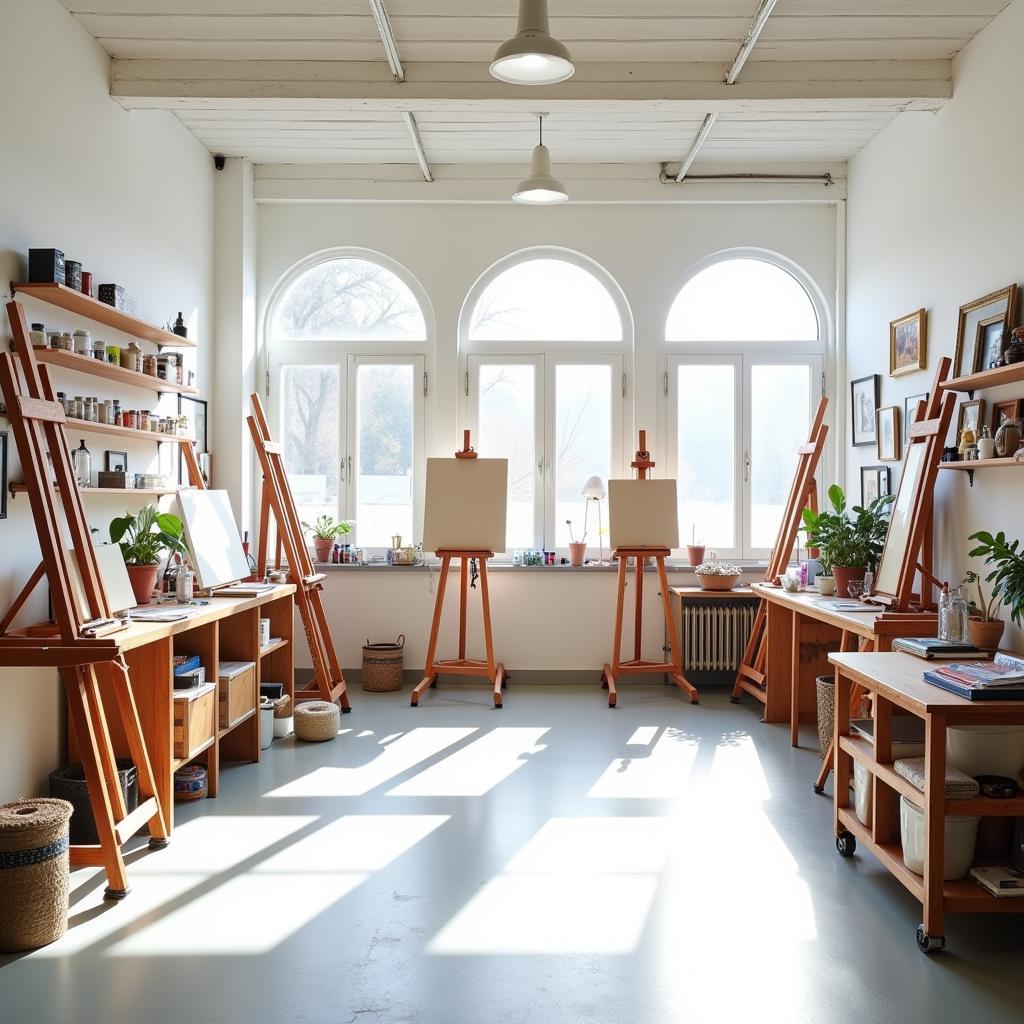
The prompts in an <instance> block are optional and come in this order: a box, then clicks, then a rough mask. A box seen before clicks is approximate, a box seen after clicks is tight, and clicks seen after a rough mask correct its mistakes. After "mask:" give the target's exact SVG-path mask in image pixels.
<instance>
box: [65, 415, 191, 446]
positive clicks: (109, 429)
mask: <svg viewBox="0 0 1024 1024" xmlns="http://www.w3.org/2000/svg"><path fill="white" fill-rule="evenodd" d="M64 427H65V429H66V430H67V432H68V434H75V433H79V434H109V435H110V436H111V437H120V438H123V439H124V440H125V441H157V442H165V443H167V444H185V443H186V441H187V438H184V437H178V436H177V435H175V434H163V433H159V432H158V431H155V430H135V429H134V428H132V427H119V426H118V425H117V424H116V423H94V422H93V421H92V420H73V419H69V420H68V421H67V423H65V425H64Z"/></svg>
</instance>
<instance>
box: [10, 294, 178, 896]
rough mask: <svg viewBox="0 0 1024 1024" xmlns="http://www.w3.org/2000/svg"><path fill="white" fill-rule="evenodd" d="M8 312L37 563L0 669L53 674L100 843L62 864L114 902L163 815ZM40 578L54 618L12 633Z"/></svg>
mask: <svg viewBox="0 0 1024 1024" xmlns="http://www.w3.org/2000/svg"><path fill="white" fill-rule="evenodd" d="M7 315H8V318H9V319H10V322H11V329H12V331H13V334H14V347H15V354H14V355H12V354H10V353H3V354H2V355H0V390H2V393H3V397H4V401H5V403H6V405H7V415H8V418H9V420H10V425H11V430H12V432H13V433H14V438H15V443H16V444H17V447H18V454H19V456H20V457H21V465H22V470H23V472H24V475H25V483H26V486H27V491H28V496H29V504H30V506H31V509H32V518H33V521H34V523H35V527H36V532H37V534H38V536H39V548H40V552H41V555H42V562H41V563H40V565H39V567H38V568H37V569H36V570H35V572H33V573H32V575H31V576H30V577H29V580H28V582H27V583H26V584H25V586H24V587H23V588H22V590H21V592H20V593H19V594H18V596H17V598H16V599H15V601H14V603H13V605H12V606H11V608H10V610H9V611H8V612H7V614H6V615H5V616H4V618H3V620H2V621H0V665H4V666H21V667H53V668H57V669H58V670H59V671H60V675H61V679H62V681H63V684H64V689H65V692H66V694H67V701H68V712H69V718H70V723H71V729H72V732H73V735H74V738H75V740H76V743H77V747H78V751H79V754H80V756H81V759H82V766H83V768H84V770H85V780H86V786H87V789H88V794H89V802H90V804H91V806H92V812H93V817H94V819H95V823H96V833H97V836H98V838H99V844H98V845H95V846H92V845H90V846H79V845H75V846H72V847H71V849H70V860H71V863H72V864H73V865H89V866H96V867H103V868H104V869H105V870H106V874H107V888H106V896H107V898H108V899H113V900H119V899H123V898H124V897H125V896H127V895H128V891H129V886H128V878H127V873H126V871H125V864H124V858H123V856H122V854H121V847H122V846H123V845H124V843H126V842H127V841H128V839H130V838H131V837H132V836H133V835H134V834H135V833H136V832H137V831H139V829H141V828H142V827H143V826H146V827H148V830H149V835H150V840H149V844H150V846H151V847H153V848H159V847H162V846H166V845H167V825H166V819H165V817H164V813H163V810H162V808H161V806H160V800H159V797H158V796H157V795H156V786H155V783H154V779H153V770H152V765H151V764H150V760H149V753H148V751H147V750H146V744H145V741H144V740H143V737H142V728H141V725H140V722H139V715H138V709H137V708H136V705H135V698H134V696H133V694H132V689H131V684H130V681H129V678H128V667H127V664H126V663H125V660H124V657H123V656H122V654H121V652H120V649H119V647H118V644H117V641H116V640H114V639H112V638H111V637H112V634H115V633H117V632H118V631H120V630H121V629H123V628H124V624H123V623H122V622H120V621H119V620H116V619H114V618H113V617H112V615H111V608H110V602H109V600H108V597H107V593H106V588H105V587H104V585H103V580H102V577H101V576H100V569H99V563H98V561H97V558H96V549H95V548H94V547H93V543H92V534H91V532H90V530H89V525H88V522H87V521H86V517H85V508H84V506H83V504H82V496H81V493H80V492H79V490H78V484H77V482H76V481H75V477H74V473H73V472H72V469H71V451H70V448H69V447H68V441H67V435H66V434H65V432H64V423H65V416H64V410H63V409H62V408H61V406H60V404H59V403H58V402H56V401H55V399H54V391H53V387H52V385H51V383H50V377H49V372H48V370H47V369H46V367H40V366H39V365H38V363H37V362H36V358H35V354H34V352H33V351H32V345H31V343H30V340H29V332H28V324H27V322H26V320H25V311H24V309H23V308H22V306H21V304H20V303H17V302H9V303H8V304H7ZM19 363H20V367H21V376H20V377H19V373H18V365H19ZM22 378H23V380H22ZM47 455H49V458H50V465H51V468H50V469H48V468H47ZM54 484H56V491H55V490H54ZM65 530H66V534H65ZM65 536H66V537H67V542H68V543H66V542H65ZM69 546H70V547H73V548H74V550H75V553H76V556H77V562H78V572H79V576H80V579H81V585H82V586H81V590H82V594H83V595H84V602H85V605H84V607H80V606H79V598H78V596H77V595H76V588H75V585H74V583H73V582H72V581H73V576H72V569H71V566H70V565H69V563H68V556H67V554H66V549H67V548H68V547H69ZM44 577H45V578H46V581H47V583H48V584H49V589H50V601H51V606H52V614H53V619H52V620H51V621H49V622H45V623H40V624H37V625H34V626H27V627H22V628H20V629H16V628H14V621H15V619H16V617H17V615H18V613H19V612H20V611H21V609H22V608H23V607H24V605H25V602H26V601H27V599H28V598H29V596H30V594H31V593H32V591H33V590H34V589H35V588H36V586H38V584H39V583H40V582H41V581H42V580H43V578H44ZM114 715H116V718H117V719H118V720H119V723H118V724H119V726H120V728H121V729H123V732H124V736H125V740H126V742H127V745H128V749H129V751H130V753H131V757H132V760H133V761H134V762H135V767H136V770H137V772H138V785H139V806H138V807H137V808H136V809H135V810H134V811H132V812H131V813H130V814H129V813H128V811H127V808H126V807H125V801H124V794H123V793H122V791H121V785H120V781H119V779H118V774H117V764H116V759H115V755H114V748H113V745H112V743H111V737H110V728H109V721H110V720H111V716H114Z"/></svg>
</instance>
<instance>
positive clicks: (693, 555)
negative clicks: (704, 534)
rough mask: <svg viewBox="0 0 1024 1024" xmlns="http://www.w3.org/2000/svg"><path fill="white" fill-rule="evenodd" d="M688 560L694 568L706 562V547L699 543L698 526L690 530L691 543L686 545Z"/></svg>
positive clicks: (694, 525) (695, 525)
mask: <svg viewBox="0 0 1024 1024" xmlns="http://www.w3.org/2000/svg"><path fill="white" fill-rule="evenodd" d="M686 559H687V561H688V562H689V563H690V565H692V566H693V567H694V568H697V566H699V565H700V564H701V563H702V562H703V561H704V545H703V544H698V543H697V524H696V523H694V524H693V527H692V528H691V530H690V543H689V544H687V545H686Z"/></svg>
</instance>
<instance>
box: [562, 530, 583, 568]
mask: <svg viewBox="0 0 1024 1024" xmlns="http://www.w3.org/2000/svg"><path fill="white" fill-rule="evenodd" d="M565 525H566V526H568V527H569V564H570V565H582V564H583V560H584V558H585V557H586V554H587V535H586V533H584V534H583V539H582V540H577V539H576V534H575V533H573V530H572V520H571V519H566V521H565Z"/></svg>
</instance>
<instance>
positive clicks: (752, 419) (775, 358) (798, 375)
mask: <svg viewBox="0 0 1024 1024" xmlns="http://www.w3.org/2000/svg"><path fill="white" fill-rule="evenodd" d="M826 322H827V319H826V316H825V305H824V302H823V301H822V300H821V298H820V295H819V294H818V293H817V290H816V288H815V287H814V285H813V283H812V282H811V281H810V279H809V278H808V277H807V275H806V274H804V273H803V272H802V271H801V270H800V268H799V267H797V266H795V265H794V264H791V263H789V262H788V261H786V260H784V259H783V258H782V257H778V256H775V255H774V254H767V253H760V252H743V253H724V254H718V255H716V256H713V257H709V258H708V259H706V260H703V261H701V262H700V263H699V264H697V266H696V267H693V268H691V269H690V271H689V272H688V273H687V275H686V276H685V278H684V280H683V283H682V286H681V287H680V289H679V292H678V294H677V295H676V297H675V300H674V301H673V303H672V306H671V308H670V310H669V314H668V319H667V322H666V327H665V341H666V347H667V349H668V367H667V369H668V378H667V379H668V392H669V445H670V448H671V449H672V452H671V463H672V465H673V467H674V469H675V472H676V475H677V479H678V481H679V483H678V494H679V524H680V533H681V535H682V536H683V537H685V538H686V540H687V542H689V539H690V538H691V537H696V539H697V540H698V541H699V542H703V543H704V544H705V545H706V546H708V547H710V548H714V549H715V550H716V551H717V552H718V553H719V554H722V555H728V556H730V557H737V558H743V557H745V558H760V557H764V556H765V555H767V553H768V551H769V549H770V548H771V545H772V544H773V543H774V541H775V537H776V534H777V532H778V527H779V522H780V520H781V517H782V511H783V506H784V504H785V502H786V498H787V496H788V493H789V488H790V485H791V483H792V478H793V472H794V468H795V465H796V450H797V448H798V446H799V445H801V444H803V443H804V442H805V441H806V440H807V435H808V431H809V429H810V420H811V416H812V415H813V409H814V406H816V405H817V401H818V399H819V397H820V396H821V394H822V392H823V376H822V371H823V353H824V340H823V338H822V333H823V328H822V324H824V323H826Z"/></svg>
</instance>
